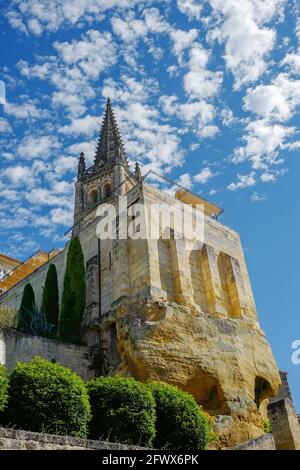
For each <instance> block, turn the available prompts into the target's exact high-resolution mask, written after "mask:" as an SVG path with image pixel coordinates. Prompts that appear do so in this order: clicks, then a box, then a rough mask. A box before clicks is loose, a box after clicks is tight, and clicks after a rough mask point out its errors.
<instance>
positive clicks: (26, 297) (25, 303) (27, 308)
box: [17, 283, 35, 333]
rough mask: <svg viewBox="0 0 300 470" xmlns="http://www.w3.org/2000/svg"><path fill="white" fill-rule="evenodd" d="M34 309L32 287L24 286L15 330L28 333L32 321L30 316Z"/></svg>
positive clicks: (29, 285)
mask: <svg viewBox="0 0 300 470" xmlns="http://www.w3.org/2000/svg"><path fill="white" fill-rule="evenodd" d="M34 308H35V295H34V290H33V288H32V285H31V284H30V283H28V284H26V285H25V287H24V291H23V296H22V300H21V306H20V310H19V315H18V325H17V329H18V330H20V331H24V332H25V333H29V332H30V325H31V321H32V315H33V312H34Z"/></svg>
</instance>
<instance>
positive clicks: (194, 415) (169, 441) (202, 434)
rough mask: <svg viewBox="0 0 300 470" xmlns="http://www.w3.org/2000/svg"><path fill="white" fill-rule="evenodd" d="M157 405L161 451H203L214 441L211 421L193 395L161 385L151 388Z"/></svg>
mask: <svg viewBox="0 0 300 470" xmlns="http://www.w3.org/2000/svg"><path fill="white" fill-rule="evenodd" d="M148 387H149V389H150V390H151V392H152V393H153V396H154V399H155V402H156V415H157V420H156V438H155V441H154V447H155V448H157V449H178V450H203V449H205V448H206V447H207V445H208V443H209V442H210V440H211V439H212V425H211V419H210V418H209V417H208V415H207V414H206V413H205V412H203V411H202V410H201V408H200V407H199V406H198V404H197V402H196V401H195V399H194V398H193V397H192V395H190V394H188V393H185V392H183V391H181V390H179V389H178V388H176V387H173V386H172V385H167V384H164V383H161V382H154V383H149V384H148Z"/></svg>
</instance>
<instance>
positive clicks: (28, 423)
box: [6, 357, 90, 437]
mask: <svg viewBox="0 0 300 470" xmlns="http://www.w3.org/2000/svg"><path fill="white" fill-rule="evenodd" d="M89 419H90V405H89V400H88V394H87V391H86V388H85V384H84V382H83V380H82V379H81V378H80V377H78V376H77V375H76V374H74V373H73V372H72V371H71V370H70V369H67V368H66V367H62V366H60V365H58V364H56V363H52V362H49V361H46V360H45V359H42V358H39V357H36V358H34V359H33V360H32V361H30V362H27V363H18V364H17V365H16V367H15V369H14V370H13V372H12V374H11V376H10V397H9V402H8V409H7V412H6V421H7V424H8V425H13V426H15V427H17V428H19V429H25V430H29V431H36V432H47V433H51V434H60V435H69V436H77V437H86V436H87V424H88V421H89Z"/></svg>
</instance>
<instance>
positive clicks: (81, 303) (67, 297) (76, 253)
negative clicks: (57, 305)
mask: <svg viewBox="0 0 300 470" xmlns="http://www.w3.org/2000/svg"><path fill="white" fill-rule="evenodd" d="M85 303H86V284H85V268H84V257H83V252H82V248H81V244H80V241H79V238H78V237H74V238H73V239H72V241H71V243H70V245H69V249H68V255H67V266H66V272H65V277H64V289H63V295H62V305H61V317H60V325H59V333H60V336H62V337H64V338H69V339H70V340H71V339H73V340H76V336H77V335H78V332H79V331H80V328H81V321H82V317H83V313H84V309H85Z"/></svg>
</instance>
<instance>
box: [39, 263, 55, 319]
mask: <svg viewBox="0 0 300 470" xmlns="http://www.w3.org/2000/svg"><path fill="white" fill-rule="evenodd" d="M58 302H59V297H58V282H57V270H56V266H55V264H50V266H49V269H48V272H47V277H46V281H45V286H44V290H43V300H42V309H43V311H44V313H45V317H46V320H47V322H48V323H50V324H51V325H54V326H55V327H56V326H57V323H58V317H59V303H58Z"/></svg>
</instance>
